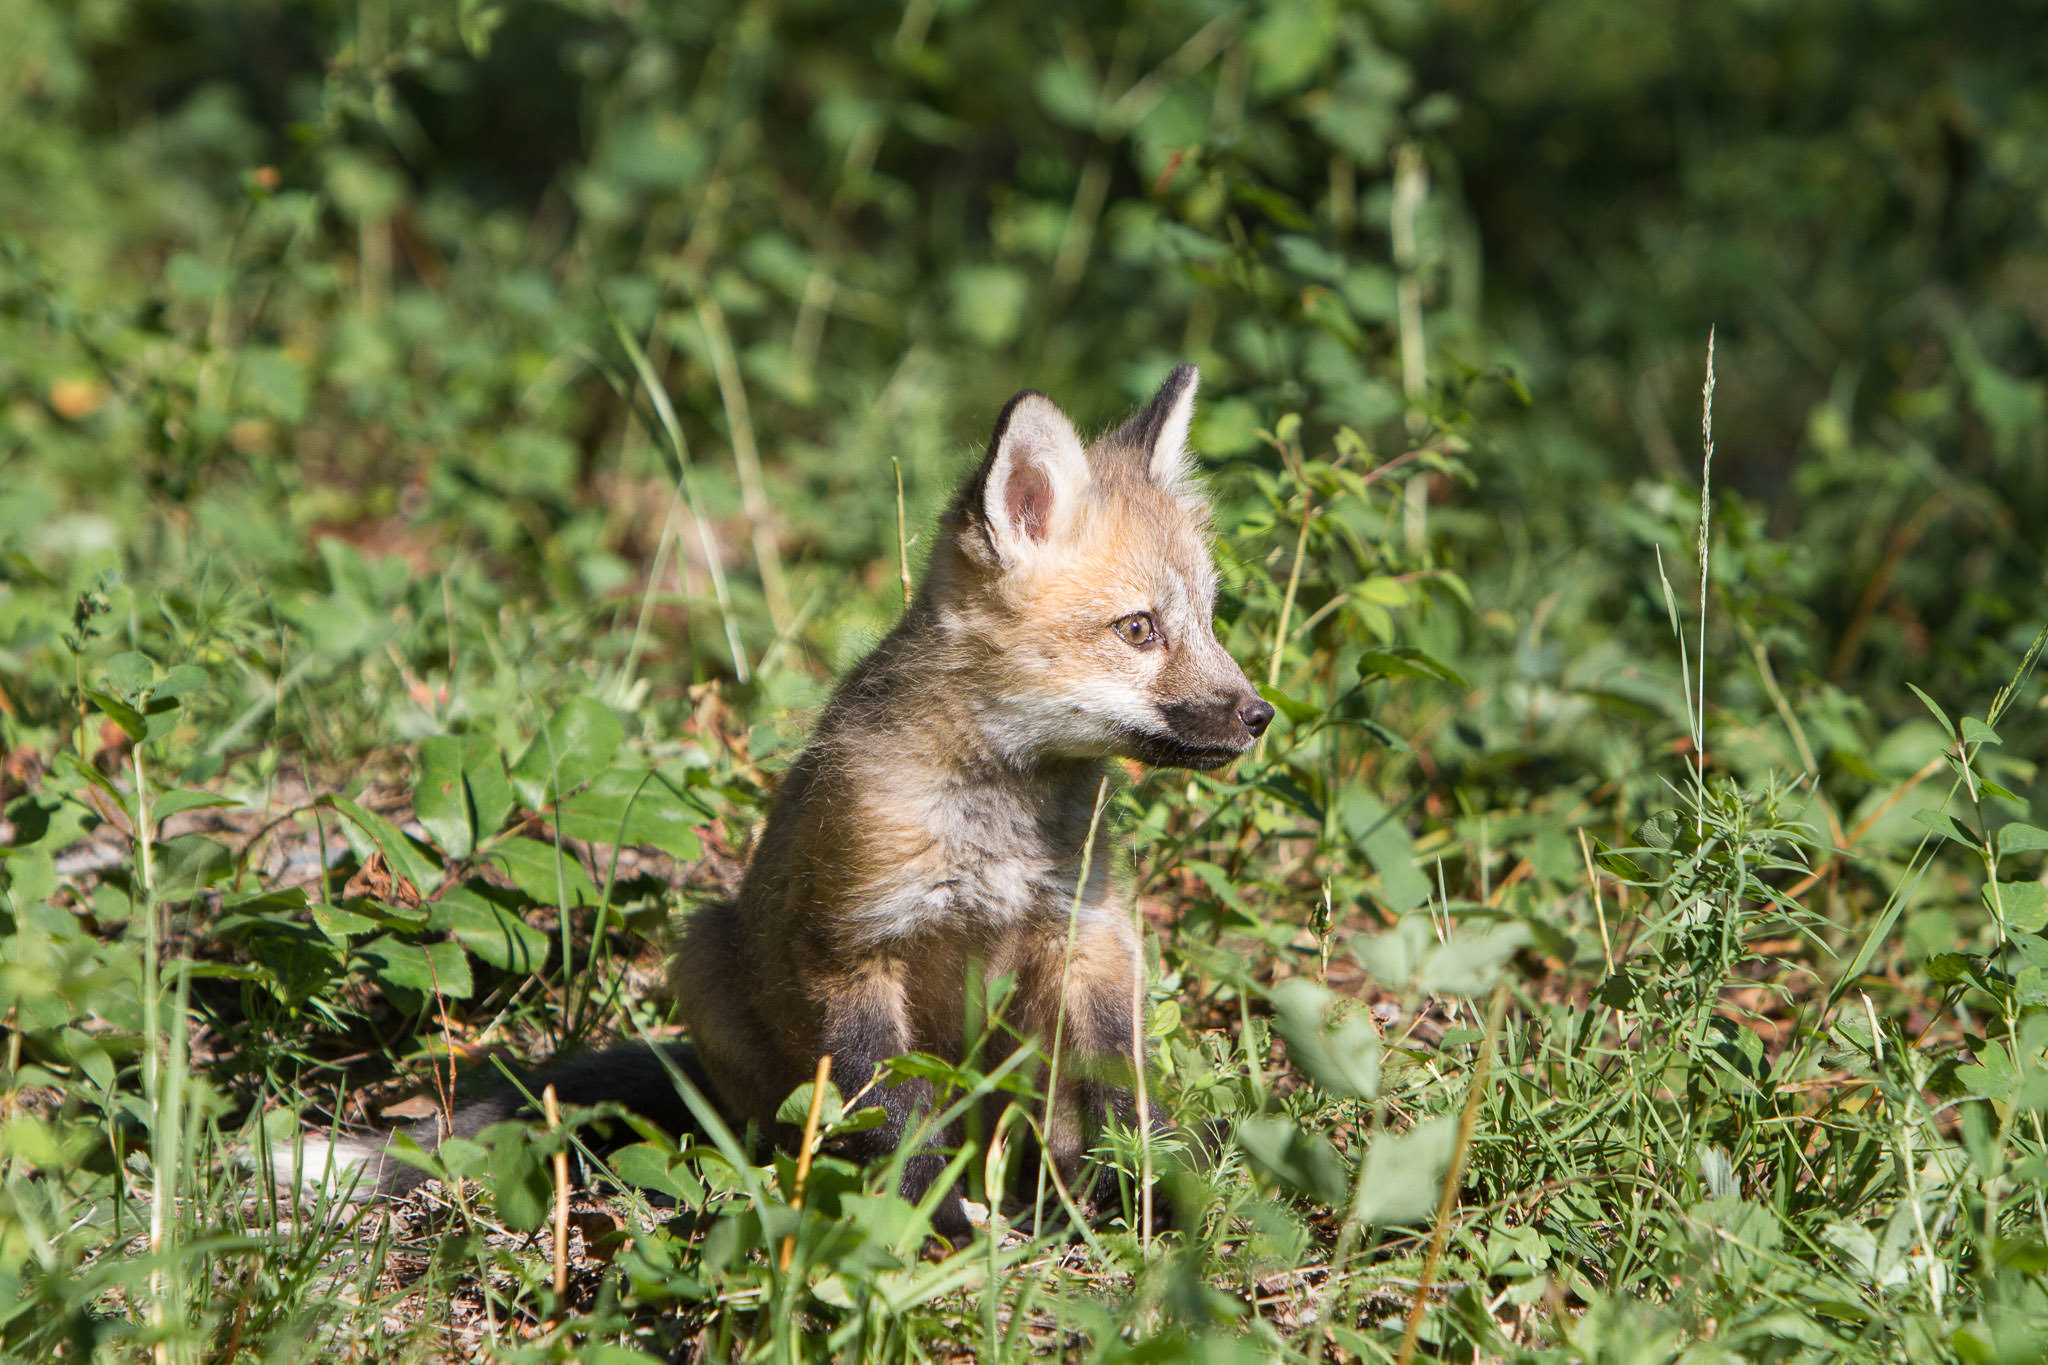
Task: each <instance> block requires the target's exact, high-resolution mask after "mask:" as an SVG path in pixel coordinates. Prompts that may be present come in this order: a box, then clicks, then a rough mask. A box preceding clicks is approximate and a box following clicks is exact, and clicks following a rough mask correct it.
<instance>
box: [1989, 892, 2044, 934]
mask: <svg viewBox="0 0 2048 1365" xmlns="http://www.w3.org/2000/svg"><path fill="white" fill-rule="evenodd" d="M1983 894H1984V905H1985V908H1986V909H1989V910H1993V911H1994V912H1995V911H1996V910H1997V909H1999V908H2000V907H2003V909H2004V913H2005V928H2006V932H2007V933H2012V934H2038V933H2040V932H2041V931H2042V930H2043V929H2048V886H2043V885H2042V884H2041V883H2040V882H1996V883H1993V884H1991V885H1988V886H1986V887H1985V888H1984V893H1983Z"/></svg>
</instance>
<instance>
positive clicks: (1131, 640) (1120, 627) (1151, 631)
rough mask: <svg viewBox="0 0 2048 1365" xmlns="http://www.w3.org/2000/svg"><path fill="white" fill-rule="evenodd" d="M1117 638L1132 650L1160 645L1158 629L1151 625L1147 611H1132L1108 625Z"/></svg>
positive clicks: (1150, 617)
mask: <svg viewBox="0 0 2048 1365" xmlns="http://www.w3.org/2000/svg"><path fill="white" fill-rule="evenodd" d="M1109 628H1110V629H1111V630H1113V631H1115V632H1116V633H1117V638H1118V639H1120V640H1122V641H1123V642H1124V643H1125V644H1127V645H1129V646H1131V647H1132V648H1133V649H1145V648H1148V647H1150V646H1152V645H1156V644H1159V643H1160V639H1159V627H1158V626H1156V625H1154V624H1153V623H1152V613H1151V612H1149V611H1134V612H1132V613H1131V614H1130V615H1129V616H1125V617H1120V618H1118V619H1117V620H1114V621H1111V622H1110V623H1109Z"/></svg>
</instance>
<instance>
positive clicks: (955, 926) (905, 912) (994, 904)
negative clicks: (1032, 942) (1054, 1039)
mask: <svg viewBox="0 0 2048 1365" xmlns="http://www.w3.org/2000/svg"><path fill="white" fill-rule="evenodd" d="M943 814H944V815H945V816H947V817H951V818H939V819H933V820H930V821H927V822H920V824H919V825H918V826H915V827H912V828H910V829H908V830H902V831H900V832H896V833H897V838H896V839H895V840H893V841H891V842H893V845H894V846H893V847H884V846H876V847H872V848H871V850H870V856H869V857H868V858H867V859H865V860H864V861H865V862H866V863H867V866H868V869H869V872H870V878H869V880H868V884H867V885H865V886H863V887H861V888H859V890H858V891H857V892H856V893H855V894H854V895H853V896H852V897H850V902H851V903H850V904H848V905H847V906H846V910H847V912H848V913H847V916H846V926H845V927H846V928H847V929H848V930H849V931H850V934H849V936H850V937H851V938H852V939H853V940H855V941H856V942H859V943H862V944H864V945H876V946H879V945H881V944H884V943H886V942H889V941H892V940H893V941H904V940H910V939H922V938H929V937H930V936H932V935H934V934H937V935H940V936H945V937H952V936H959V937H962V938H964V939H967V940H970V941H972V940H988V939H992V938H999V937H1001V936H1002V935H1004V934H1005V933H1008V932H1012V931H1015V930H1019V929H1026V928H1031V927H1034V926H1042V925H1052V924H1065V923H1066V921H1067V919H1068V917H1069V916H1070V915H1071V914H1073V913H1074V911H1075V908H1076V906H1077V904H1078V906H1079V909H1080V911H1081V913H1082V914H1083V916H1084V917H1086V916H1089V915H1090V914H1091V912H1093V911H1094V909H1095V907H1096V906H1097V905H1099V904H1100V903H1101V902H1102V901H1103V900H1104V899H1105V898H1106V897H1107V895H1108V892H1109V878H1108V872H1109V866H1108V864H1109V859H1108V858H1107V857H1106V856H1101V857H1090V858H1084V857H1083V856H1082V853H1081V849H1080V845H1081V844H1082V843H1083V842H1085V838H1086V834H1085V831H1084V832H1083V834H1082V836H1081V838H1080V839H1077V840H1075V841H1074V846H1073V847H1058V846H1049V845H1048V842H1047V841H1046V840H1044V839H1043V838H1042V837H1039V836H1038V831H1037V830H1036V829H1034V828H1032V827H1031V826H1030V825H1029V824H1028V823H1026V822H1024V821H1021V820H1005V821H999V822H998V821H988V820H983V821H969V820H964V819H960V818H958V816H957V815H956V814H955V813H953V812H945V813H943ZM892 832H893V831H892ZM1084 873H1085V876H1086V882H1085V884H1084V882H1083V876H1084ZM1077 897H1078V901H1077Z"/></svg>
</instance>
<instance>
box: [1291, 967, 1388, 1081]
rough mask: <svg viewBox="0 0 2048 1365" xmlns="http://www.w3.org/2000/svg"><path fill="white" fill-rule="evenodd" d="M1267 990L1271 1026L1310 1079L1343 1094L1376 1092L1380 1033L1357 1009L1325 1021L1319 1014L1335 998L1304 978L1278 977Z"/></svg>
mask: <svg viewBox="0 0 2048 1365" xmlns="http://www.w3.org/2000/svg"><path fill="white" fill-rule="evenodd" d="M1268 994H1269V997H1270V998H1271V1000H1272V1001H1273V1028H1274V1030H1275V1031H1276V1032H1277V1033H1279V1035H1280V1036H1281V1037H1282V1038H1284V1039H1286V1041H1287V1053H1288V1056H1290V1057H1292V1058H1293V1059H1294V1064H1295V1065H1296V1066H1298V1067H1300V1068H1301V1070H1302V1072H1303V1073H1304V1074H1305V1075H1307V1076H1308V1078H1309V1079H1310V1080H1312V1081H1314V1082H1315V1083H1316V1084H1317V1085H1319V1086H1321V1087H1322V1088H1323V1089H1324V1090H1327V1091H1329V1092H1330V1093H1331V1094H1333V1095H1341V1096H1343V1097H1344V1098H1346V1099H1357V1100H1370V1099H1374V1098H1377V1097H1378V1095H1379V1091H1380V1054H1381V1044H1380V1035H1379V1030H1378V1029H1376V1028H1374V1027H1373V1023H1372V1020H1371V1018H1370V1017H1369V1016H1367V1015H1366V1014H1365V1013H1364V1011H1363V1010H1362V1009H1354V1010H1353V1011H1351V1012H1349V1013H1347V1014H1345V1015H1344V1016H1342V1017H1341V1018H1339V1019H1338V1020H1337V1021H1336V1022H1335V1024H1334V1025H1333V1026H1326V1025H1325V1023H1324V1019H1325V1017H1326V1015H1328V1014H1329V1012H1330V1009H1331V1006H1332V1005H1334V1004H1335V1003H1336V997H1335V996H1333V995H1332V994H1331V993H1330V992H1329V991H1328V990H1327V989H1325V988H1324V987H1322V986H1319V985H1317V984H1316V983H1315V982H1313V981H1310V980H1308V979H1307V978H1306V977H1299V976H1297V977H1294V978H1291V979H1290V980H1287V981H1283V982H1281V983H1280V984H1279V985H1278V986H1275V987H1274V988H1273V989H1272V991H1270V992H1269V993H1268Z"/></svg>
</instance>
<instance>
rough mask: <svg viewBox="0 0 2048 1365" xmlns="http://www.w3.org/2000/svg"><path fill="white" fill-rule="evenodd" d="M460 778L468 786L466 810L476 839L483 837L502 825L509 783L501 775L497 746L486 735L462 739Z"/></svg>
mask: <svg viewBox="0 0 2048 1365" xmlns="http://www.w3.org/2000/svg"><path fill="white" fill-rule="evenodd" d="M462 780H463V782H464V783H465V784H466V785H467V786H468V787H469V810H470V815H471V818H472V821H473V827H474V828H475V830H476V836H477V838H478V839H486V838H489V837H490V836H491V835H493V834H496V833H497V832H498V831H499V830H500V829H501V828H503V827H504V824H505V817H506V816H507V815H510V814H511V813H512V802H513V796H512V782H511V779H510V778H508V777H506V775H505V760H504V758H503V757H502V756H501V755H500V754H499V753H498V746H497V745H496V744H493V743H492V742H491V740H490V738H489V737H488V736H486V735H464V736H463V738H462Z"/></svg>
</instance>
